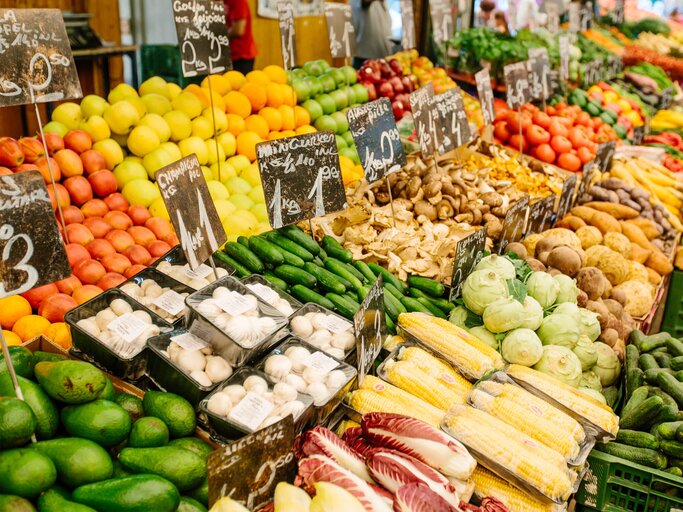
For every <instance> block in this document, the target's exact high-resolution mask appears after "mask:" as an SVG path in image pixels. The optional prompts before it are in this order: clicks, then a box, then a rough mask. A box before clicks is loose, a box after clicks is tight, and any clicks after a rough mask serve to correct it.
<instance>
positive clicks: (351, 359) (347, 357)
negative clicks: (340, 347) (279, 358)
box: [289, 302, 356, 366]
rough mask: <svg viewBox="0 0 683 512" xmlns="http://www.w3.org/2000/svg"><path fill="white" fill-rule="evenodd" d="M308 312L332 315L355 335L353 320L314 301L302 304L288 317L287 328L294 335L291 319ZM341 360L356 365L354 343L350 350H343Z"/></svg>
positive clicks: (307, 341)
mask: <svg viewBox="0 0 683 512" xmlns="http://www.w3.org/2000/svg"><path fill="white" fill-rule="evenodd" d="M308 313H323V314H325V315H332V316H333V317H335V319H336V320H335V322H336V321H337V320H338V321H339V324H340V325H342V322H343V323H345V324H348V325H349V326H350V331H351V332H352V333H354V335H355V332H354V329H353V322H351V321H350V320H348V319H346V318H344V317H343V316H341V315H339V314H337V313H335V312H334V311H330V310H329V309H327V308H325V307H323V306H320V305H319V304H315V303H314V302H307V303H306V304H304V305H303V307H302V308H301V309H299V310H298V311H296V312H295V313H294V314H293V315H292V316H291V317H289V326H290V327H289V329H290V331H291V332H292V334H293V335H295V336H296V335H297V334H296V332H294V330H292V321H293V320H294V319H295V318H296V317H299V316H305V315H306V314H308ZM301 339H302V340H304V341H305V342H306V343H308V344H310V345H313V346H315V343H311V342H310V341H309V340H307V339H306V338H303V337H301ZM323 352H324V351H323ZM339 359H340V360H341V358H339ZM343 360H344V362H346V363H349V364H350V365H351V366H355V365H356V347H355V345H354V346H353V348H351V349H350V350H346V351H344V359H343Z"/></svg>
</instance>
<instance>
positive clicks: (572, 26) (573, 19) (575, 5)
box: [567, 2, 581, 33]
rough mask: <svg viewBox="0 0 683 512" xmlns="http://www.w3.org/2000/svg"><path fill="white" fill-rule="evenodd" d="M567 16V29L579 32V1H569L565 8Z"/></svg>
mask: <svg viewBox="0 0 683 512" xmlns="http://www.w3.org/2000/svg"><path fill="white" fill-rule="evenodd" d="M567 11H568V17H569V31H570V32H574V33H576V32H579V31H580V30H581V3H579V2H570V3H569V7H568V8H567Z"/></svg>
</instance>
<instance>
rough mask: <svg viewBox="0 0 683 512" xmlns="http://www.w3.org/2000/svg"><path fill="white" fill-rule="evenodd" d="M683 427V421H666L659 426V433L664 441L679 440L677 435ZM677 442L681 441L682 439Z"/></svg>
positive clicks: (682, 432)
mask: <svg viewBox="0 0 683 512" xmlns="http://www.w3.org/2000/svg"><path fill="white" fill-rule="evenodd" d="M682 425H683V421H665V422H664V423H660V424H659V425H658V426H657V433H658V434H659V437H661V438H662V439H668V440H669V441H673V440H674V439H677V438H678V436H677V435H676V434H677V432H678V429H679V428H680V427H681V426H682ZM681 434H683V431H681ZM681 438H683V435H681ZM677 440H679V441H680V439H677Z"/></svg>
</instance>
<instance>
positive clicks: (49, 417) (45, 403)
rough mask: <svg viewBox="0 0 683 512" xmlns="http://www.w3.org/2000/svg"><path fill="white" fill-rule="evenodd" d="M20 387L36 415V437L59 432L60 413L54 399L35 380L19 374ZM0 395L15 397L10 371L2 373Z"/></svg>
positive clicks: (0, 376) (48, 436)
mask: <svg viewBox="0 0 683 512" xmlns="http://www.w3.org/2000/svg"><path fill="white" fill-rule="evenodd" d="M17 381H18V382H19V387H20V388H21V392H22V394H23V395H24V402H26V403H27V404H28V405H29V407H30V408H31V410H32V411H33V414H34V416H35V417H36V430H35V433H36V437H37V438H38V439H50V438H51V437H53V436H54V435H55V433H56V432H57V426H58V425H59V413H58V412H57V407H56V406H55V404H54V402H53V401H52V399H51V398H50V397H49V396H47V394H45V392H44V391H43V390H42V388H41V387H40V386H39V385H38V384H36V383H35V382H33V381H30V380H28V379H25V378H24V377H20V376H19V375H17ZM0 396H8V397H15V398H16V394H15V392H14V386H13V385H12V379H11V378H10V376H9V373H8V372H3V373H0Z"/></svg>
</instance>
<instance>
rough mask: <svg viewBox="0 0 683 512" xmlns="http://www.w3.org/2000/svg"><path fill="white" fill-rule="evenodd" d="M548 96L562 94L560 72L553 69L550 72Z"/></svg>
mask: <svg viewBox="0 0 683 512" xmlns="http://www.w3.org/2000/svg"><path fill="white" fill-rule="evenodd" d="M548 94H549V96H555V95H556V94H562V82H561V81H560V72H559V71H558V70H556V69H551V70H550V71H549V72H548Z"/></svg>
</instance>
